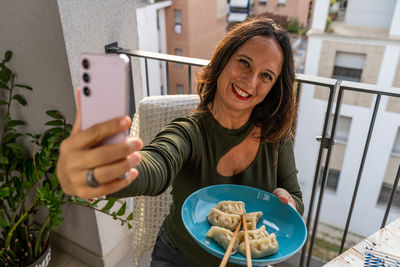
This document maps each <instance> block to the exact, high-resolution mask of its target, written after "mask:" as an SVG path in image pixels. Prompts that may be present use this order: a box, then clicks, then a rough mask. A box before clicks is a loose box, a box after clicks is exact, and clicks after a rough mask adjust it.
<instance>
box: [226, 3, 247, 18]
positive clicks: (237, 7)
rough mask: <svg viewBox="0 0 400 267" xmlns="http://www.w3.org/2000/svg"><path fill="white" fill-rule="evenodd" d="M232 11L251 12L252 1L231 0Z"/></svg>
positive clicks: (230, 7)
mask: <svg viewBox="0 0 400 267" xmlns="http://www.w3.org/2000/svg"><path fill="white" fill-rule="evenodd" d="M229 10H230V13H232V12H234V13H245V14H247V15H249V14H250V1H249V0H231V1H230V3H229Z"/></svg>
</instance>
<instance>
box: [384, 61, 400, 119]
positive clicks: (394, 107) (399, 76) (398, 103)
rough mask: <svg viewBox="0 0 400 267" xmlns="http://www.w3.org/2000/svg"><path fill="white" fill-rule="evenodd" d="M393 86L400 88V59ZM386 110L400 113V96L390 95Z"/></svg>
mask: <svg viewBox="0 0 400 267" xmlns="http://www.w3.org/2000/svg"><path fill="white" fill-rule="evenodd" d="M393 87H398V88H400V61H399V62H398V63H397V70H396V75H395V76H394V80H393ZM399 90H400V89H399ZM386 111H390V112H397V113H400V98H398V97H389V99H388V104H387V106H386Z"/></svg>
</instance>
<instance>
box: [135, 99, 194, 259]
mask: <svg viewBox="0 0 400 267" xmlns="http://www.w3.org/2000/svg"><path fill="white" fill-rule="evenodd" d="M198 103H199V97H198V95H169V96H151V97H147V98H144V99H143V100H142V101H141V102H140V103H139V106H138V108H137V112H136V114H135V116H134V118H133V122H132V126H131V132H130V136H137V137H140V138H141V139H142V140H143V143H144V144H148V143H149V142H150V141H151V140H152V139H153V138H154V136H155V135H156V134H157V133H158V132H159V131H160V130H161V129H162V128H163V127H164V126H165V125H166V124H167V123H168V122H170V121H171V120H173V119H174V118H176V117H178V116H181V115H185V114H188V112H189V111H190V110H191V109H193V108H195V107H196V106H197V105H198ZM170 192H171V188H168V189H167V190H166V191H165V192H164V193H163V194H161V195H159V196H156V197H149V196H140V197H134V198H133V210H134V218H133V255H134V258H133V264H134V266H138V263H139V261H140V262H141V263H142V264H144V263H143V259H140V258H141V256H142V254H143V253H144V252H145V251H147V253H146V254H148V253H149V251H151V250H152V248H153V245H154V242H155V239H156V237H157V233H158V231H159V229H160V227H161V224H162V222H163V220H164V218H165V217H166V216H167V215H168V213H169V208H170V205H171V202H172V197H171V195H170ZM145 261H146V266H149V265H150V264H147V261H148V256H147V260H145Z"/></svg>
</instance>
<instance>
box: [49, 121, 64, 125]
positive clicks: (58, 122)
mask: <svg viewBox="0 0 400 267" xmlns="http://www.w3.org/2000/svg"><path fill="white" fill-rule="evenodd" d="M45 125H50V126H61V125H64V123H63V122H62V121H60V120H54V121H48V122H46V124H45Z"/></svg>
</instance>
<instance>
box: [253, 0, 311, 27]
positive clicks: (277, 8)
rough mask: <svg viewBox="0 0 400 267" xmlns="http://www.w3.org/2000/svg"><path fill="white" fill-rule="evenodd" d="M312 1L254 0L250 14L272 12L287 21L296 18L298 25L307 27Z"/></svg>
mask: <svg viewBox="0 0 400 267" xmlns="http://www.w3.org/2000/svg"><path fill="white" fill-rule="evenodd" d="M312 2H313V1H312V0H297V1H293V0H254V2H253V6H252V14H253V15H260V14H264V13H273V14H274V15H279V16H285V17H287V18H288V20H289V21H290V20H291V19H297V20H298V21H299V25H300V26H303V27H307V26H308V23H309V10H310V9H311V8H312Z"/></svg>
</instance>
